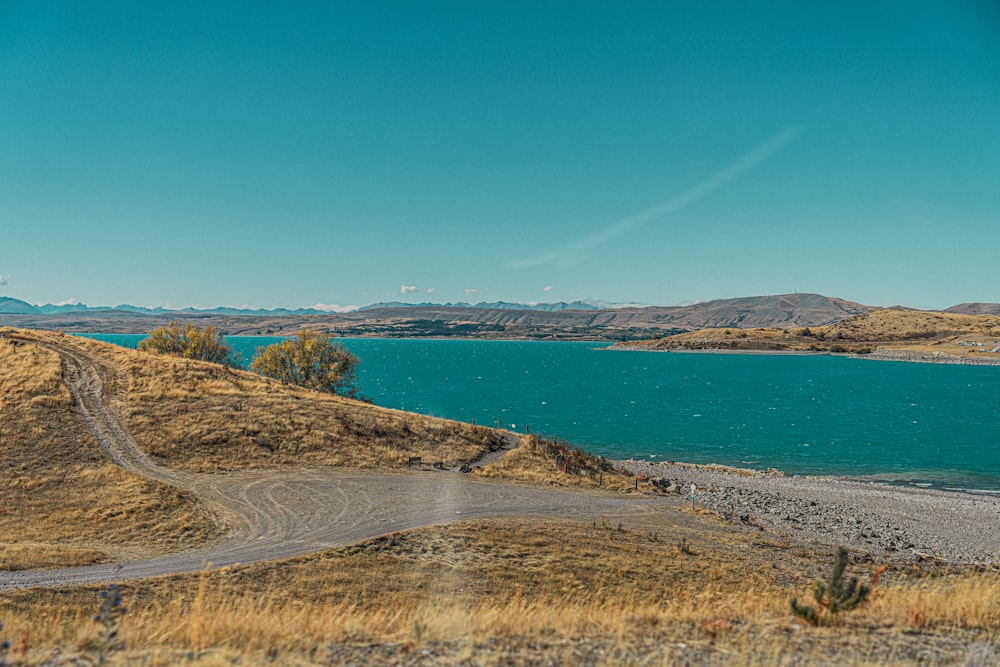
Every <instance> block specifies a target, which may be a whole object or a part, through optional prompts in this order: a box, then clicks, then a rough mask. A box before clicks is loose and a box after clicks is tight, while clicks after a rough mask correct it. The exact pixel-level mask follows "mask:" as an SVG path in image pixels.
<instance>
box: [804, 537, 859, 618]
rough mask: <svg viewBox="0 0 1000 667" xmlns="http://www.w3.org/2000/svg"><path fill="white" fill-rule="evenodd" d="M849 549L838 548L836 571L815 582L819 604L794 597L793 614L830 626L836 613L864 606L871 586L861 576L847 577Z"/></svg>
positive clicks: (815, 591) (834, 566) (814, 591)
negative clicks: (802, 603)
mask: <svg viewBox="0 0 1000 667" xmlns="http://www.w3.org/2000/svg"><path fill="white" fill-rule="evenodd" d="M847 556H848V551H847V548H846V547H838V548H837V557H836V559H835V560H834V563H833V571H832V572H831V573H830V576H829V577H828V578H826V579H817V580H816V583H815V584H813V597H814V598H815V599H816V606H815V607H812V606H809V605H800V604H799V603H798V600H797V599H796V598H792V600H791V607H792V613H793V614H795V615H796V616H798V617H799V618H801V619H803V620H805V621H808V622H809V623H812V624H813V625H829V624H830V623H833V620H834V617H835V615H836V614H838V613H840V612H842V611H850V610H851V609H856V608H858V607H860V606H861V605H862V604H864V603H865V601H866V600H867V599H868V594H869V593H870V592H871V587H870V586H869V585H867V584H863V583H861V582H860V581H859V580H858V578H857V577H851V578H849V579H847V578H845V577H844V571H845V570H846V569H847V560H848V559H847Z"/></svg>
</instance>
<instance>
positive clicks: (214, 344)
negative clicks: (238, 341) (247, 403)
mask: <svg viewBox="0 0 1000 667" xmlns="http://www.w3.org/2000/svg"><path fill="white" fill-rule="evenodd" d="M139 349H140V350H143V351H144V352H159V353H161V354H170V355H174V356H177V357H183V358H184V359H198V360H200V361H211V362H213V363H216V364H225V365H227V366H228V365H230V364H232V363H233V349H232V348H231V347H229V343H227V342H226V339H225V337H223V335H222V334H220V333H219V328H218V327H212V326H208V327H205V328H204V329H200V328H198V327H196V326H194V325H192V324H190V323H189V324H185V325H184V328H183V329H182V328H181V327H180V326H179V325H177V324H175V323H174V322H173V320H171V321H170V323H169V324H167V325H166V326H162V327H157V328H156V329H153V330H152V331H150V332H149V337H148V338H146V339H144V340H142V341H141V342H140V343H139Z"/></svg>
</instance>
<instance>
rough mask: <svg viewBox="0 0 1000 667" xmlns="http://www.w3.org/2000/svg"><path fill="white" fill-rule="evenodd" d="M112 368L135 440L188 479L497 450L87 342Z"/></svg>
mask: <svg viewBox="0 0 1000 667" xmlns="http://www.w3.org/2000/svg"><path fill="white" fill-rule="evenodd" d="M84 344H86V345H87V346H88V348H89V349H90V351H91V352H92V353H94V354H98V355H100V356H101V357H102V358H104V359H107V360H108V361H109V362H110V363H111V364H113V366H114V368H115V370H116V378H117V381H118V382H119V383H120V393H119V398H120V400H121V403H122V407H121V410H122V412H123V414H125V415H126V423H127V425H128V427H129V430H130V432H131V433H132V435H133V436H134V437H135V438H136V440H138V441H139V442H140V443H142V444H143V445H144V446H146V447H147V448H148V451H149V453H150V454H151V455H152V456H153V458H154V460H156V461H157V462H159V463H161V464H163V465H167V466H170V467H176V468H182V469H186V470H191V471H211V470H216V469H219V468H226V469H232V468H260V467H273V466H288V465H310V466H316V465H332V466H347V467H355V468H370V467H399V466H403V465H406V462H407V460H408V458H409V457H413V456H419V457H421V458H422V459H423V460H424V461H426V462H441V463H444V464H445V465H447V466H455V465H460V464H461V463H464V462H467V461H471V460H473V459H475V458H476V457H478V456H479V455H480V454H481V453H483V452H485V451H487V450H488V449H489V448H490V447H497V446H499V435H498V434H497V432H495V431H493V430H491V429H487V428H482V427H476V426H472V425H469V424H462V423H459V422H452V421H447V420H443V419H435V418H431V417H423V416H420V415H415V414H410V413H405V412H400V411H396V410H388V409H385V408H380V407H377V406H373V405H370V404H367V403H362V402H359V401H354V400H351V399H347V398H342V397H340V396H331V395H328V394H323V393H320V392H314V391H309V390H305V389H301V388H299V387H294V386H288V385H282V384H280V383H278V382H275V381H272V380H268V379H266V378H262V377H260V376H258V375H256V374H253V373H249V372H244V371H237V370H227V369H225V368H223V367H221V366H218V365H216V364H209V363H204V362H197V361H190V360H184V359H175V358H171V357H165V356H161V355H155V354H147V353H143V352H138V351H136V350H125V349H121V348H115V347H113V346H110V345H107V344H103V343H99V342H97V341H84Z"/></svg>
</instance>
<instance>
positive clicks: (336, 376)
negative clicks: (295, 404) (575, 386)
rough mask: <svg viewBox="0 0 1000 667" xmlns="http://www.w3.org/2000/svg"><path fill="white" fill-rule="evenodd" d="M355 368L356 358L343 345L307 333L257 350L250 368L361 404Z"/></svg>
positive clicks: (317, 334) (303, 332)
mask: <svg viewBox="0 0 1000 667" xmlns="http://www.w3.org/2000/svg"><path fill="white" fill-rule="evenodd" d="M357 367H358V358H357V357H356V356H354V355H353V354H351V353H350V352H349V351H348V350H347V348H345V347H344V346H343V344H342V343H339V342H333V341H331V340H330V339H329V338H327V337H326V336H324V335H322V334H320V333H318V332H316V331H310V330H306V331H302V332H300V333H299V335H298V336H296V337H295V338H286V339H285V340H283V341H281V342H280V343H275V344H273V345H268V346H267V347H258V348H257V354H256V355H255V356H254V359H253V361H252V362H251V363H250V368H252V369H253V370H254V371H256V372H258V373H260V374H261V375H264V376H266V377H270V378H274V379H276V380H281V381H282V382H287V383H288V384H294V385H298V386H300V387H305V388H306V389H315V390H316V391H325V392H329V393H331V394H340V395H342V396H348V397H350V398H359V399H362V400H364V397H363V396H361V395H360V394H359V393H358V389H357V387H355V386H354V383H355V381H356V379H355V372H356V371H357Z"/></svg>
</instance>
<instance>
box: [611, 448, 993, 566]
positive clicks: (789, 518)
mask: <svg viewBox="0 0 1000 667" xmlns="http://www.w3.org/2000/svg"><path fill="white" fill-rule="evenodd" d="M613 464H614V466H615V467H616V468H618V469H620V470H623V471H625V472H628V473H631V474H634V475H641V476H644V477H647V478H650V479H654V480H662V481H661V482H660V483H659V484H658V486H660V488H661V489H663V490H665V491H667V492H668V493H672V494H675V495H679V496H680V497H682V498H684V500H685V501H687V499H688V498H689V497H690V485H691V484H692V483H694V484H696V485H697V491H696V492H695V505H696V506H699V507H702V508H705V509H708V510H710V511H713V512H715V513H717V514H719V515H720V516H722V517H723V518H724V519H727V520H729V521H732V522H734V523H740V524H744V525H747V526H751V527H755V528H758V529H760V530H763V531H766V532H774V533H778V534H782V535H786V536H788V537H790V538H795V539H798V540H804V541H807V542H816V543H820V544H824V545H829V546H838V545H844V546H847V547H848V548H850V549H851V550H852V551H858V552H864V553H867V554H869V555H870V556H871V557H873V558H875V559H880V560H887V561H895V562H902V563H913V562H921V561H940V562H946V563H950V564H956V565H973V564H974V565H980V566H986V565H990V566H996V565H998V564H1000V531H995V530H984V527H988V526H996V525H997V523H998V522H1000V497H997V496H993V495H987V494H974V493H968V492H963V491H950V490H944V489H934V488H923V487H914V486H897V485H892V484H886V483H884V482H878V481H871V480H862V479H857V478H849V477H833V476H828V477H811V476H802V475H786V474H784V473H782V472H780V471H777V470H769V471H767V472H763V471H760V470H751V469H743V468H732V467H728V466H721V465H711V464H710V465H698V464H689V463H673V462H652V461H640V460H634V459H632V460H616V461H613Z"/></svg>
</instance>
